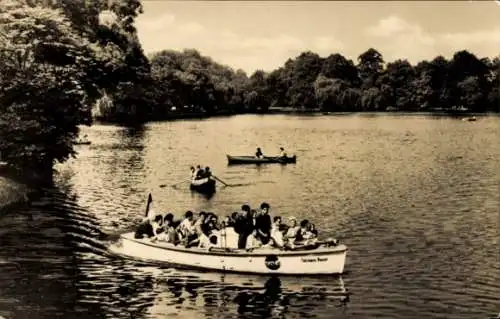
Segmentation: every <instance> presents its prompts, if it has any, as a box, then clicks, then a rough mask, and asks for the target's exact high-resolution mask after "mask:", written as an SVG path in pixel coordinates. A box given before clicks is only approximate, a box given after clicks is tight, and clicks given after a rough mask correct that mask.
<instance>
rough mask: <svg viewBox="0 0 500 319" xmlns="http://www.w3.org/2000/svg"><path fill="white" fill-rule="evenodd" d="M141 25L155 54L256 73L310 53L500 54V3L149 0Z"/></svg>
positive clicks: (415, 57)
mask: <svg viewBox="0 0 500 319" xmlns="http://www.w3.org/2000/svg"><path fill="white" fill-rule="evenodd" d="M143 6H144V13H143V14H142V15H140V17H139V18H138V19H137V21H136V26H137V29H138V35H139V39H140V41H141V43H142V46H143V49H144V51H145V52H146V53H147V54H149V53H153V52H157V51H161V50H165V49H167V50H171V49H173V50H183V49H187V48H194V49H197V50H198V51H200V53H201V54H202V55H207V56H210V57H211V58H212V59H214V60H215V61H217V62H219V63H221V64H224V65H228V66H231V67H232V68H234V69H242V70H244V71H245V72H247V73H248V74H251V73H253V72H254V71H255V70H258V69H261V70H264V71H271V70H273V69H276V68H278V67H280V66H282V65H283V64H284V63H285V62H286V60H287V59H289V58H294V57H296V56H298V55H299V54H300V53H301V52H304V51H313V52H316V53H318V54H319V55H321V56H323V57H326V56H328V55H330V54H332V53H341V54H343V55H344V56H346V57H347V58H349V59H353V60H354V61H356V59H357V57H358V56H359V55H360V54H361V53H363V52H364V51H366V50H367V49H369V48H370V47H373V48H374V49H377V50H378V51H379V52H381V53H382V55H383V57H384V60H385V61H386V62H390V61H394V60H396V59H408V60H409V61H410V62H411V63H418V62H419V61H421V60H430V59H433V58H434V57H436V56H437V55H443V56H445V57H448V58H451V57H452V55H453V53H454V52H456V51H458V50H464V49H466V50H469V51H471V52H473V53H474V54H476V55H477V56H479V57H491V58H492V57H496V56H499V55H500V0H496V1H495V0H481V1H474V0H473V1H471V0H461V1H387V2H384V1H355V0H351V1H324V2H323V1H259V2H256V1H255V2H254V1H167V0H163V1H162V0H156V1H151V0H143Z"/></svg>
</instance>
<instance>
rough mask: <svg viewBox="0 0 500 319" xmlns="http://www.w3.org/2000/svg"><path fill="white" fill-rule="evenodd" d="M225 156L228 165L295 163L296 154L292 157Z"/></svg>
mask: <svg viewBox="0 0 500 319" xmlns="http://www.w3.org/2000/svg"><path fill="white" fill-rule="evenodd" d="M226 156H227V162H228V164H230V165H234V164H295V163H296V162H297V156H295V155H294V156H292V157H286V158H283V157H279V156H265V157H263V158H257V157H255V156H231V155H226Z"/></svg>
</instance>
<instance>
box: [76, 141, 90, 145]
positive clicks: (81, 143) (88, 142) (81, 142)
mask: <svg viewBox="0 0 500 319" xmlns="http://www.w3.org/2000/svg"><path fill="white" fill-rule="evenodd" d="M91 143H92V142H91V141H76V142H75V143H74V144H75V145H90V144H91Z"/></svg>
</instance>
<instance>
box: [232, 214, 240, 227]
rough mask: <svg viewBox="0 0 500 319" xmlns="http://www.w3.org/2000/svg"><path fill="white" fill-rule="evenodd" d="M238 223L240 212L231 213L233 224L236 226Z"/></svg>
mask: <svg viewBox="0 0 500 319" xmlns="http://www.w3.org/2000/svg"><path fill="white" fill-rule="evenodd" d="M237 223H238V212H233V213H232V214H231V226H233V227H236V224H237Z"/></svg>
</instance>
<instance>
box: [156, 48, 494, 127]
mask: <svg viewBox="0 0 500 319" xmlns="http://www.w3.org/2000/svg"><path fill="white" fill-rule="evenodd" d="M150 65H151V83H153V87H152V89H150V90H149V92H148V93H147V95H148V97H147V99H148V101H149V102H150V103H151V104H150V105H151V108H150V110H149V111H150V117H151V118H154V119H161V118H165V117H166V116H167V117H168V115H169V114H170V115H173V114H175V113H189V112H200V111H202V112H206V113H207V114H208V115H210V114H216V113H221V112H222V113H241V112H255V111H262V112H265V111H266V110H268V109H269V108H270V107H291V108H295V109H299V110H307V109H317V110H323V111H332V112H336V111H344V112H346V111H356V112H360V111H386V110H401V111H433V110H439V109H444V110H468V111H469V112H485V111H493V112H495V111H496V112H497V111H499V107H500V101H499V79H500V74H499V72H500V58H498V57H497V58H495V59H493V60H490V59H489V58H483V59H480V58H478V57H476V56H475V55H474V54H473V53H471V52H468V51H465V50H464V51H459V52H457V53H455V54H454V56H453V57H452V58H451V59H449V60H448V59H446V58H444V57H442V56H438V57H436V58H434V59H433V60H431V61H422V62H420V63H418V64H417V65H412V64H410V63H409V62H408V61H407V60H396V61H394V62H389V63H385V62H384V59H383V56H382V54H381V53H380V52H378V51H377V50H375V49H372V48H370V49H368V50H367V51H366V52H364V53H362V54H361V55H360V56H359V57H358V59H357V61H356V62H354V61H352V60H350V59H347V58H345V57H344V56H342V55H341V54H339V53H334V54H331V55H330V56H328V57H325V58H323V57H320V56H319V55H318V54H316V53H313V52H304V53H302V54H300V55H299V56H297V57H296V58H294V59H289V60H288V61H286V62H285V64H284V65H283V66H282V67H280V68H278V69H276V70H274V71H272V72H268V73H266V72H263V71H261V70H259V71H256V72H254V73H253V74H252V75H251V76H250V77H247V76H246V74H245V73H244V72H243V71H241V70H237V71H234V70H232V69H231V68H229V67H227V66H223V65H221V64H218V63H216V62H215V61H213V60H212V59H210V58H208V57H205V56H202V55H201V54H200V53H199V52H197V51H195V50H185V51H183V52H176V51H162V52H158V53H156V54H154V55H152V56H151V58H150Z"/></svg>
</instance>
